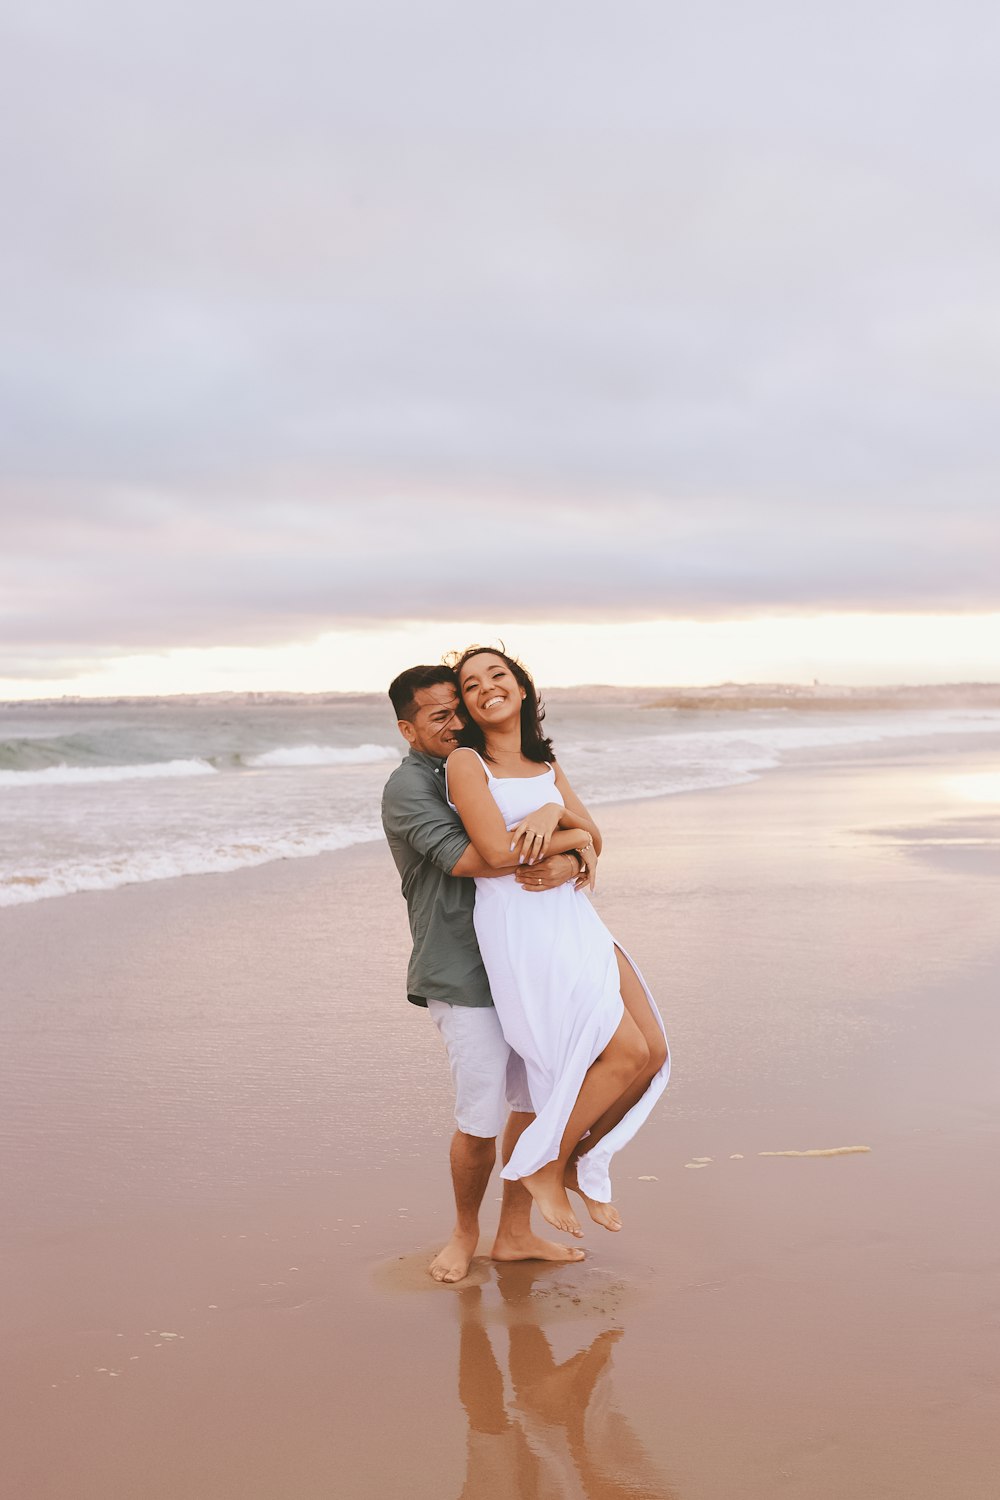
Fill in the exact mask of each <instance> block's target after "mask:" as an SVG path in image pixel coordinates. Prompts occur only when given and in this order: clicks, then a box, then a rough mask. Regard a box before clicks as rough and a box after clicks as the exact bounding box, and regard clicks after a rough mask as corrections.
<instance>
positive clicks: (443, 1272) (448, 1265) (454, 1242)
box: [429, 1229, 479, 1282]
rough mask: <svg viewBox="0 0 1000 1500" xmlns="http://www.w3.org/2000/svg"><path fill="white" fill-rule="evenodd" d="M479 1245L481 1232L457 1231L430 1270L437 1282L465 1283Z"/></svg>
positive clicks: (470, 1230)
mask: <svg viewBox="0 0 1000 1500" xmlns="http://www.w3.org/2000/svg"><path fill="white" fill-rule="evenodd" d="M478 1244H479V1231H478V1230H472V1229H466V1230H463V1229H456V1230H455V1232H454V1234H453V1235H452V1237H451V1239H450V1240H449V1241H448V1243H447V1245H445V1247H444V1249H443V1250H439V1251H438V1253H437V1255H435V1257H434V1259H433V1260H432V1261H431V1263H430V1266H429V1270H430V1273H431V1275H432V1276H433V1277H434V1280H435V1281H448V1282H453V1281H464V1280H465V1278H466V1276H468V1274H469V1266H470V1265H471V1264H472V1257H473V1256H474V1255H475V1253H476V1246H477V1245H478Z"/></svg>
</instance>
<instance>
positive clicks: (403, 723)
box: [396, 719, 417, 745]
mask: <svg viewBox="0 0 1000 1500" xmlns="http://www.w3.org/2000/svg"><path fill="white" fill-rule="evenodd" d="M396 727H397V728H398V730H399V732H400V734H401V735H402V736H403V739H404V740H405V741H406V743H407V744H408V745H413V744H416V739H417V731H416V730H415V729H414V727H413V725H412V724H411V723H410V721H409V719H397V720H396Z"/></svg>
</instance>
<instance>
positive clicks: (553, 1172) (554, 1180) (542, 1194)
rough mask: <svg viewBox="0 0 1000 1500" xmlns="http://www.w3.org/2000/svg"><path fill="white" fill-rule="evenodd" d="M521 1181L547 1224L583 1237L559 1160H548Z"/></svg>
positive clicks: (565, 1232)
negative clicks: (571, 1204) (567, 1192)
mask: <svg viewBox="0 0 1000 1500" xmlns="http://www.w3.org/2000/svg"><path fill="white" fill-rule="evenodd" d="M521 1181H522V1182H523V1183H524V1186H525V1187H526V1188H527V1189H528V1192H529V1193H530V1194H531V1196H532V1197H533V1198H534V1200H535V1204H536V1206H537V1208H538V1212H539V1213H540V1214H541V1216H542V1218H543V1219H544V1220H545V1222H546V1223H547V1224H551V1225H552V1228H553V1229H561V1230H562V1231H563V1233H564V1234H575V1235H576V1237H577V1239H582V1238H583V1230H582V1229H581V1228H580V1221H579V1219H578V1218H577V1216H576V1214H575V1213H574V1212H573V1209H572V1207H571V1206H570V1201H569V1199H568V1198H567V1196H566V1187H565V1184H564V1182H563V1173H562V1168H561V1167H560V1165H559V1163H558V1162H557V1161H550V1162H548V1163H547V1164H546V1165H545V1166H544V1167H539V1169H538V1171H537V1172H532V1173H531V1175H530V1177H522V1178H521Z"/></svg>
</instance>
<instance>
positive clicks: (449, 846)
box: [382, 666, 583, 1281]
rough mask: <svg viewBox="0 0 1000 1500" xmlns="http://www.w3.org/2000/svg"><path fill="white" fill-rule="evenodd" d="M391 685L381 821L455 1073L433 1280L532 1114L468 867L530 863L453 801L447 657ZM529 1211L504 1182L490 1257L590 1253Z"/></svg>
mask: <svg viewBox="0 0 1000 1500" xmlns="http://www.w3.org/2000/svg"><path fill="white" fill-rule="evenodd" d="M389 697H390V699H391V701H392V705H393V708H394V710H395V713H396V719H397V721H398V724H399V730H400V733H401V734H402V736H403V738H404V739H405V740H406V742H407V744H408V745H409V747H410V753H409V755H408V756H407V757H406V759H405V760H404V761H403V762H402V764H401V765H400V766H399V767H397V769H396V770H395V771H393V773H392V775H391V776H390V777H389V780H388V781H387V782H386V785H385V791H384V793H383V796H382V826H383V828H384V829H385V834H386V838H387V839H388V841H389V848H390V850H391V851H392V857H393V859H394V860H395V861H396V867H397V869H398V870H399V874H400V878H401V880H402V886H403V896H404V897H405V899H406V906H407V911H408V914H409V919H410V933H411V936H412V938H413V952H412V954H411V956H410V964H409V969H408V971H407V992H408V999H409V1000H410V1001H411V1002H412V1003H413V1004H414V1005H420V1006H426V1007H427V1009H428V1010H429V1011H430V1014H431V1016H432V1018H433V1020H434V1023H435V1025H436V1026H437V1028H438V1030H439V1032H440V1033H441V1036H442V1038H443V1039H444V1044H445V1047H446V1048H447V1051H448V1060H449V1063H450V1065H451V1076H452V1080H453V1082H454V1085H455V1124H456V1126H457V1129H456V1131H455V1135H454V1137H453V1139H452V1143H451V1180H452V1187H453V1189H454V1194H455V1228H454V1231H453V1233H452V1236H451V1238H450V1239H449V1241H448V1243H447V1244H446V1245H445V1247H444V1249H443V1250H441V1251H440V1252H439V1253H438V1254H437V1255H436V1256H435V1257H434V1259H433V1261H432V1262H431V1267H430V1270H431V1275H432V1276H433V1277H434V1279H435V1280H436V1281H461V1280H462V1279H463V1278H464V1277H465V1276H466V1275H467V1274H468V1270H469V1263H470V1261H471V1260H472V1257H473V1255H475V1253H476V1245H477V1243H478V1241H479V1209H480V1205H481V1204H482V1201H483V1195H484V1194H485V1192H486V1185H487V1183H488V1182H489V1180H490V1175H491V1173H492V1171H493V1167H494V1164H495V1162H496V1138H497V1136H498V1135H499V1134H500V1132H501V1130H503V1131H504V1135H503V1160H504V1162H507V1161H508V1160H509V1158H510V1154H511V1152H512V1151H513V1149H514V1147H515V1145H516V1144H517V1140H518V1137H519V1136H520V1135H521V1132H522V1131H523V1130H525V1129H526V1128H527V1126H528V1125H530V1123H531V1121H532V1119H533V1115H532V1111H531V1099H530V1096H529V1094H528V1089H527V1082H526V1079H525V1073H524V1064H523V1063H522V1062H521V1059H520V1058H519V1057H518V1056H517V1054H516V1053H514V1052H512V1051H511V1050H510V1048H509V1047H508V1046H507V1043H506V1042H505V1041H504V1037H503V1032H502V1031H501V1029H500V1022H499V1020H498V1019H497V1014H496V1011H495V1010H494V1008H493V1000H492V997H491V996H490V988H489V981H488V980H487V978H486V970H485V969H484V968H483V961H482V959H481V957H480V955H479V947H478V945H477V943H476V935H475V931H474V930H473V925H472V908H473V903H474V900H475V886H474V884H473V877H475V876H499V875H509V874H514V875H515V876H516V877H517V878H518V879H519V880H522V881H523V880H524V876H525V873H526V871H527V866H524V867H523V868H519V867H518V866H517V865H516V864H514V863H512V864H511V865H510V867H509V869H506V870H498V869H494V868H493V867H491V866H490V865H487V864H486V863H485V861H484V860H482V859H480V857H479V855H478V854H477V853H476V851H475V849H474V848H473V847H472V844H471V843H470V841H469V836H468V834H467V833H466V832H465V829H464V828H463V827H462V822H461V819H460V818H459V817H458V814H457V813H456V812H455V811H454V810H453V809H452V808H450V807H449V806H448V801H447V796H446V792H445V784H444V762H445V758H446V757H447V756H448V754H449V753H450V751H451V750H452V749H454V746H455V744H456V732H457V730H458V728H459V725H460V722H461V721H460V720H459V718H458V693H457V691H456V686H455V678H454V674H453V673H452V672H451V671H450V670H449V668H447V667H430V666H417V667H410V668H409V669H408V670H407V671H405V672H401V673H400V675H399V676H398V677H397V678H395V679H394V681H393V682H392V683H391V684H390V687H389ZM579 874H580V866H579V861H578V859H577V857H576V856H575V855H572V854H557V855H554V856H553V857H552V858H551V859H547V860H543V861H540V862H536V863H535V864H533V865H532V866H531V884H530V886H529V885H527V884H525V889H526V890H530V891H536V890H547V889H551V888H552V887H554V886H557V885H563V884H564V883H565V882H566V881H567V880H575V879H576V878H577V877H578V875H579ZM539 882H541V883H540V884H539ZM508 1110H509V1111H510V1114H509V1118H508V1119H507V1124H506V1128H504V1119H505V1117H506V1116H507V1113H508ZM530 1219H531V1195H530V1194H529V1192H528V1190H527V1188H525V1187H523V1186H522V1184H521V1183H520V1182H505V1183H504V1185H503V1201H502V1206H501V1209H500V1222H499V1225H498V1226H497V1234H496V1239H495V1240H494V1243H493V1249H492V1252H491V1253H492V1256H493V1259H494V1260H549V1261H557V1262H563V1261H576V1260H582V1259H583V1251H582V1250H579V1249H575V1248H571V1247H569V1246H567V1245H559V1244H556V1243H554V1242H553V1241H551V1240H543V1239H539V1238H538V1236H536V1235H535V1234H534V1233H532V1229H531V1223H530Z"/></svg>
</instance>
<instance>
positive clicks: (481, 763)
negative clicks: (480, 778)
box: [466, 745, 496, 781]
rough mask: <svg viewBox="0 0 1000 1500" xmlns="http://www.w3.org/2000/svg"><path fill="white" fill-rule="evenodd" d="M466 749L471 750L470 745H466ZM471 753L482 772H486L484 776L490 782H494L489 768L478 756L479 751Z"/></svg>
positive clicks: (494, 778) (494, 779)
mask: <svg viewBox="0 0 1000 1500" xmlns="http://www.w3.org/2000/svg"><path fill="white" fill-rule="evenodd" d="M466 749H468V750H472V746H471V745H467V746H466ZM472 753H473V755H474V756H475V757H476V759H477V760H478V762H479V764H480V765H481V766H482V768H483V770H484V771H485V772H486V775H487V776H488V777H489V779H490V781H496V777H495V776H494V775H493V772H492V771H491V770H490V768H489V766H488V765H487V764H486V762H485V761H484V760H483V757H482V756H481V755H480V753H479V751H478V750H472Z"/></svg>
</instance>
